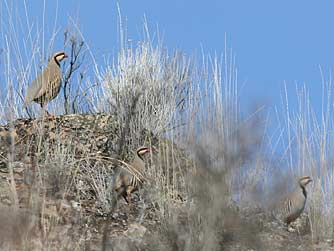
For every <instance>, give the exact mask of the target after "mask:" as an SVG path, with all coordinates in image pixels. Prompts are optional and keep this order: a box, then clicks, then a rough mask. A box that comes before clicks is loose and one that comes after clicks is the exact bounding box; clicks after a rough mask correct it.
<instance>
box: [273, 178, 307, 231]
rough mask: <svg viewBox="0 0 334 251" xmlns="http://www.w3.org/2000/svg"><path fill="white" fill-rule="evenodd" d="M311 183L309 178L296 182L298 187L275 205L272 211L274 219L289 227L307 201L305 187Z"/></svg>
mask: <svg viewBox="0 0 334 251" xmlns="http://www.w3.org/2000/svg"><path fill="white" fill-rule="evenodd" d="M311 181H312V179H311V178H310V177H309V176H303V177H301V178H300V179H299V180H298V187H297V188H296V189H295V190H294V191H293V192H292V193H290V194H289V195H288V196H287V197H286V198H285V199H284V200H282V201H281V202H280V203H279V204H278V205H276V207H275V209H274V214H275V216H276V218H278V219H280V220H282V221H283V222H284V223H286V224H288V225H289V224H290V223H291V222H293V221H295V220H296V219H297V218H298V217H299V216H300V215H301V213H302V212H303V211H304V208H305V204H306V200H307V191H306V186H307V184H308V183H310V182H311Z"/></svg>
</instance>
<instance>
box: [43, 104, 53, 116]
mask: <svg viewBox="0 0 334 251" xmlns="http://www.w3.org/2000/svg"><path fill="white" fill-rule="evenodd" d="M46 106H47V105H46V104H41V107H42V110H43V117H44V115H46V117H52V116H53V115H52V114H51V113H49V112H48V110H47V109H46Z"/></svg>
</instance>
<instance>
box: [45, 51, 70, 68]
mask: <svg viewBox="0 0 334 251" xmlns="http://www.w3.org/2000/svg"><path fill="white" fill-rule="evenodd" d="M64 58H68V55H66V54H65V52H62V51H57V52H55V53H53V54H52V56H51V57H50V58H49V60H48V61H49V62H51V61H52V60H54V62H56V64H58V65H59V63H60V62H61V61H62V60H63V59H64Z"/></svg>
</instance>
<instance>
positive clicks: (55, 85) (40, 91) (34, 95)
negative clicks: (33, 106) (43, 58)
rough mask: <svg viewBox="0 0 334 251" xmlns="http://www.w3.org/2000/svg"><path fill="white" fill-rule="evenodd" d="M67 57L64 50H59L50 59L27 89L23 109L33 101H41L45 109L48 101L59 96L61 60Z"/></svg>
mask: <svg viewBox="0 0 334 251" xmlns="http://www.w3.org/2000/svg"><path fill="white" fill-rule="evenodd" d="M67 57H68V56H67V55H66V54H65V53H64V52H61V51H59V52H56V53H54V54H53V55H52V56H51V57H50V58H49V59H48V65H47V67H46V68H45V70H44V71H43V72H42V73H41V74H40V75H38V76H37V78H36V79H35V80H34V81H33V82H32V83H31V84H30V86H29V87H28V89H27V93H26V97H25V100H24V104H23V109H24V108H26V107H27V106H28V105H29V103H30V102H31V101H35V102H36V103H39V104H40V105H41V107H42V108H43V109H46V105H47V104H48V102H49V101H51V100H52V99H54V98H55V97H57V95H58V93H59V91H60V88H61V79H62V76H61V71H60V62H61V61H62V60H63V59H64V58H67ZM46 112H47V111H46ZM47 113H48V112H47Z"/></svg>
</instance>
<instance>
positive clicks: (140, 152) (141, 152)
mask: <svg viewBox="0 0 334 251" xmlns="http://www.w3.org/2000/svg"><path fill="white" fill-rule="evenodd" d="M149 152H150V149H149V148H147V147H139V148H138V149H137V150H136V153H137V155H138V157H139V158H142V157H143V156H144V155H145V154H146V153H149Z"/></svg>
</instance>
